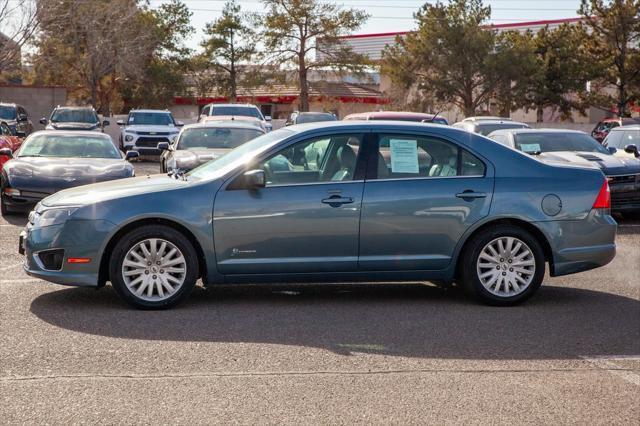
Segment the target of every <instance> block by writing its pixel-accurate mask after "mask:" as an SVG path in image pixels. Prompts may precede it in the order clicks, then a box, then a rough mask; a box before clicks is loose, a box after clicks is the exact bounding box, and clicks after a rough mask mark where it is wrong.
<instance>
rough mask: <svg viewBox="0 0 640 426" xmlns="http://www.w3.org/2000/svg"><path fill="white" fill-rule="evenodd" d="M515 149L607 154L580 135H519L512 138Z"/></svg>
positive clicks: (591, 139)
mask: <svg viewBox="0 0 640 426" xmlns="http://www.w3.org/2000/svg"><path fill="white" fill-rule="evenodd" d="M514 141H515V148H516V149H517V150H520V151H523V152H557V151H573V152H576V151H581V152H598V153H601V154H609V151H607V149H606V148H604V147H603V146H602V145H600V144H599V143H598V142H596V141H595V139H593V138H592V137H590V136H587V135H584V134H582V133H521V134H517V135H515V137H514Z"/></svg>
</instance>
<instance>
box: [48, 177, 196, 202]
mask: <svg viewBox="0 0 640 426" xmlns="http://www.w3.org/2000/svg"><path fill="white" fill-rule="evenodd" d="M190 183H191V182H189V181H184V180H180V179H175V178H173V177H170V176H168V175H166V174H159V175H150V176H144V177H136V178H131V179H126V180H120V181H117V180H116V181H110V182H102V183H96V184H93V185H85V186H81V187H78V188H72V189H66V190H64V191H60V192H58V193H56V194H53V195H51V196H49V197H47V198H45V199H44V200H42V204H43V205H45V206H47V207H53V206H82V205H88V204H94V203H99V202H102V201H107V200H112V199H115V198H124V197H130V196H135V195H140V194H148V193H151V192H160V191H167V190H171V189H178V188H183V187H185V186H187V185H189V184H190Z"/></svg>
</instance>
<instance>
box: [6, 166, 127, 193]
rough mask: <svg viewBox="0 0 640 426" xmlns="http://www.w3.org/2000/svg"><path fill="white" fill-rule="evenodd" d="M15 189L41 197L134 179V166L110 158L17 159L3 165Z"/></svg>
mask: <svg viewBox="0 0 640 426" xmlns="http://www.w3.org/2000/svg"><path fill="white" fill-rule="evenodd" d="M4 169H5V172H6V173H7V176H8V177H9V182H10V184H11V186H12V187H14V188H17V189H21V190H27V191H34V192H40V193H47V194H50V193H53V192H56V191H59V190H61V189H65V188H70V187H75V186H79V185H85V184H89V183H94V182H98V181H103V180H111V179H120V178H125V177H130V176H132V175H133V166H132V165H131V164H130V163H128V162H127V161H125V160H123V159H118V158H114V159H110V158H46V157H23V158H20V157H18V158H16V159H14V160H11V161H9V162H8V163H6V164H5V165H4Z"/></svg>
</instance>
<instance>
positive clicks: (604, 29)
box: [579, 0, 640, 117]
mask: <svg viewBox="0 0 640 426" xmlns="http://www.w3.org/2000/svg"><path fill="white" fill-rule="evenodd" d="M579 12H580V14H582V15H583V16H584V17H585V24H584V25H585V26H586V27H587V28H588V29H589V35H588V37H585V39H584V42H585V47H586V49H587V50H588V52H589V53H590V55H591V61H592V63H594V64H596V65H597V67H598V69H599V70H600V71H601V72H600V75H599V76H598V78H596V79H595V80H594V81H593V85H592V88H593V91H592V96H591V97H590V101H591V102H592V103H594V104H595V105H597V106H600V107H602V108H604V109H607V110H609V109H611V106H612V105H615V110H616V113H617V114H618V116H620V117H624V116H629V114H630V110H629V107H630V105H631V103H632V102H637V101H638V100H640V49H639V48H640V1H639V0H612V1H603V0H582V4H581V7H580V10H579ZM608 87H614V88H615V95H606V94H604V95H603V93H604V92H605V91H606V90H607V88H608Z"/></svg>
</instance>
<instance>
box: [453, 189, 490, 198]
mask: <svg viewBox="0 0 640 426" xmlns="http://www.w3.org/2000/svg"><path fill="white" fill-rule="evenodd" d="M456 197H458V198H462V199H463V200H464V199H473V198H487V193H486V192H475V191H471V190H466V191H462V192H459V193H457V194H456Z"/></svg>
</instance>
